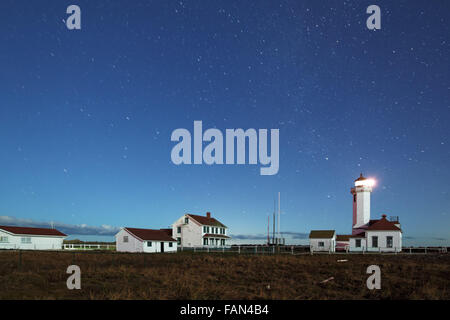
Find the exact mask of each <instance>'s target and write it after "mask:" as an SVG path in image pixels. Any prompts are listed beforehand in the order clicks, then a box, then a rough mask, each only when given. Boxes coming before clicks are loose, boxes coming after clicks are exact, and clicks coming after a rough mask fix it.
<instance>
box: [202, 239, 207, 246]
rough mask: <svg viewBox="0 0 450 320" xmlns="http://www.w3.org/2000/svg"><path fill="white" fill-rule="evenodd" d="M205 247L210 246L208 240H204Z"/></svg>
mask: <svg viewBox="0 0 450 320" xmlns="http://www.w3.org/2000/svg"><path fill="white" fill-rule="evenodd" d="M203 245H205V246H207V245H208V239H207V238H205V239H203Z"/></svg>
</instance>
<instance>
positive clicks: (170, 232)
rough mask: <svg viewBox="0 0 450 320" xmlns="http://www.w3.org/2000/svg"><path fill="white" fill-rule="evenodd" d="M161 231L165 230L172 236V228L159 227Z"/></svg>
mask: <svg viewBox="0 0 450 320" xmlns="http://www.w3.org/2000/svg"><path fill="white" fill-rule="evenodd" d="M159 230H161V231H164V232H165V233H167V234H168V235H169V236H172V229H159Z"/></svg>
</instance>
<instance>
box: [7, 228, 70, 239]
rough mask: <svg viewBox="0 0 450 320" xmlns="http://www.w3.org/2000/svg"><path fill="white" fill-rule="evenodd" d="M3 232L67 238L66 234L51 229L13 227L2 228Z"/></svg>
mask: <svg viewBox="0 0 450 320" xmlns="http://www.w3.org/2000/svg"><path fill="white" fill-rule="evenodd" d="M0 229H1V230H5V231H7V232H10V233H13V234H26V235H34V236H53V237H67V235H66V234H64V233H62V232H60V231H58V230H56V229H50V228H30V227H13V226H0Z"/></svg>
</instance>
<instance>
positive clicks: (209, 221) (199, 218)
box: [187, 213, 227, 228]
mask: <svg viewBox="0 0 450 320" xmlns="http://www.w3.org/2000/svg"><path fill="white" fill-rule="evenodd" d="M187 215H188V216H189V217H191V218H192V219H194V220H195V221H197V222H198V223H200V224H202V225H205V226H213V227H222V228H226V227H227V226H226V225H224V224H223V223H221V222H220V221H218V220H216V219H214V218H208V217H205V216H199V215H196V214H190V213H187Z"/></svg>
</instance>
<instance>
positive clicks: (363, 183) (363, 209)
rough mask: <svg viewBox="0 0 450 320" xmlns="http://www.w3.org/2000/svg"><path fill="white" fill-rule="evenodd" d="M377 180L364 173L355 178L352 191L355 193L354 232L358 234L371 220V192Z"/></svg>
mask: <svg viewBox="0 0 450 320" xmlns="http://www.w3.org/2000/svg"><path fill="white" fill-rule="evenodd" d="M374 184H375V181H374V180H373V179H367V178H365V177H364V176H363V175H362V173H361V175H360V177H359V178H358V179H356V180H355V187H353V188H351V190H350V192H351V194H352V195H353V232H352V234H357V233H359V232H361V230H363V229H364V227H365V225H367V224H368V223H369V221H370V193H371V192H372V187H373V186H374Z"/></svg>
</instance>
